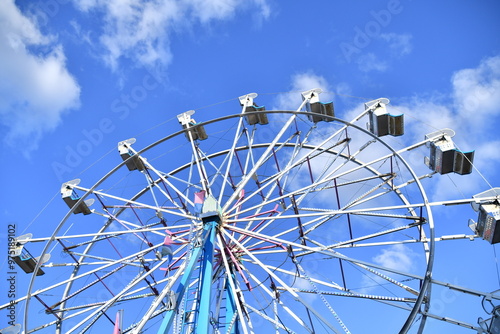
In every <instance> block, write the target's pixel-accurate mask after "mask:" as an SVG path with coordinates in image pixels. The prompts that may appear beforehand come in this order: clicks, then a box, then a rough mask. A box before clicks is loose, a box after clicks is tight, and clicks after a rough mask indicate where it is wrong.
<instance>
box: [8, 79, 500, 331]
mask: <svg viewBox="0 0 500 334" xmlns="http://www.w3.org/2000/svg"><path fill="white" fill-rule="evenodd" d="M320 94H321V90H320V89H312V90H309V91H306V92H302V93H301V98H302V103H300V105H299V106H298V107H297V109H296V111H269V110H266V109H265V108H264V107H262V106H258V105H257V104H256V101H255V100H256V98H257V94H254V93H252V94H248V95H244V96H241V97H240V98H239V103H240V107H241V109H240V110H239V112H237V113H235V114H232V115H227V116H223V117H219V118H216V119H213V120H208V121H203V122H198V123H197V122H196V121H195V120H194V118H193V116H194V111H188V112H185V113H182V114H179V115H178V116H177V120H178V121H179V123H180V126H179V129H180V130H179V131H177V132H174V133H172V134H170V135H168V136H166V137H163V138H161V139H159V140H157V141H156V142H153V143H152V144H150V145H146V144H145V143H140V142H139V141H136V139H133V138H131V139H127V140H124V141H122V142H120V143H118V155H117V156H116V158H117V159H118V160H119V163H118V164H117V165H116V167H114V168H112V169H111V170H110V171H109V172H108V173H106V174H105V175H103V176H102V178H101V179H100V180H98V181H97V182H96V183H95V184H94V185H88V186H85V185H84V184H85V181H84V180H83V181H80V180H72V181H68V182H65V183H64V184H63V185H62V187H61V195H62V198H63V200H64V202H65V203H66V204H67V205H68V207H69V211H68V212H67V214H66V215H65V216H64V218H63V219H62V220H61V222H60V223H59V224H58V226H57V227H56V228H55V230H54V232H53V234H52V235H51V236H50V237H46V238H44V237H39V236H33V235H31V234H26V235H23V236H19V237H17V239H16V245H15V253H14V255H13V256H12V259H14V260H15V262H16V263H17V264H18V265H19V266H20V267H21V268H22V269H23V270H24V271H26V272H27V273H31V274H32V276H31V281H30V284H29V288H28V292H27V294H26V296H24V297H22V298H19V299H18V300H16V303H18V304H23V305H24V319H23V322H22V323H21V324H20V325H21V326H19V325H17V326H12V328H10V329H5V330H3V331H0V332H1V333H4V332H5V333H7V332H9V333H14V332H16V333H17V332H19V331H22V332H23V333H38V332H40V333H235V334H236V333H237V334H239V333H245V334H246V333H256V332H260V333H351V332H352V333H359V332H363V328H364V329H365V330H366V328H371V330H372V332H376V333H395V332H400V333H410V332H425V328H426V325H428V324H429V322H431V321H439V322H443V323H447V324H449V326H451V327H450V328H451V330H453V327H452V326H459V327H462V328H469V329H470V330H471V332H474V331H476V332H478V333H498V328H500V320H499V319H500V311H499V310H500V309H499V308H498V307H497V306H496V305H497V304H498V302H497V301H498V300H499V299H500V294H497V293H495V292H494V293H492V292H482V291H478V290H472V289H468V288H465V287H461V286H458V285H454V284H452V283H450V282H446V281H440V280H438V279H437V278H435V277H434V276H433V270H434V257H435V253H436V242H440V241H442V240H445V239H467V238H470V239H476V238H477V239H485V240H487V241H489V242H490V243H492V244H494V243H497V242H499V241H500V227H499V228H498V229H496V226H497V224H498V223H499V221H500V205H499V199H500V189H499V188H492V189H489V190H486V191H484V192H482V193H480V194H477V195H476V196H473V197H472V198H470V199H460V200H448V201H440V202H437V201H430V200H429V198H428V196H427V195H426V191H425V189H424V186H423V184H422V182H423V180H427V179H430V178H431V177H433V176H434V175H436V174H447V173H455V174H461V175H465V174H469V173H471V172H472V171H473V159H474V152H463V151H460V150H459V149H458V148H457V147H456V146H455V144H454V142H453V140H452V137H453V136H454V135H455V133H454V132H453V130H450V129H443V130H438V131H433V132H431V133H429V134H428V135H426V136H425V138H423V140H421V141H420V142H417V143H414V144H411V145H402V146H401V147H396V146H395V145H393V143H395V142H394V141H392V140H387V138H389V139H391V138H394V137H398V138H400V137H399V136H402V135H404V115H402V114H391V110H390V107H389V100H388V99H385V98H380V99H376V100H373V101H368V102H366V103H365V104H364V110H360V112H359V115H357V116H356V117H355V118H354V119H352V120H349V121H345V120H342V119H340V118H337V117H335V110H334V106H333V103H332V102H326V103H324V102H321V100H320ZM363 122H364V123H365V124H363ZM389 143H390V144H389ZM416 150H419V151H421V152H424V154H425V155H426V158H425V164H426V165H427V167H426V170H425V173H423V174H417V171H416V170H415V168H413V167H412V166H411V165H410V164H409V163H408V162H407V161H408V157H409V155H410V154H412V152H414V151H416ZM420 170H421V169H419V171H420ZM435 177H439V175H436V176H435ZM463 177H467V176H463ZM458 204H472V207H473V209H474V210H475V211H477V212H478V213H474V211H473V210H470V211H471V212H470V217H471V218H473V219H471V220H470V222H469V225H470V227H471V229H472V234H469V235H463V236H454V237H453V238H446V237H444V236H441V235H437V234H436V233H435V225H436V224H438V222H435V221H434V218H433V213H432V208H433V207H435V206H451V205H458ZM476 221H477V222H476ZM464 223H465V224H467V219H465V220H464ZM35 242H43V243H44V245H45V246H44V248H43V251H42V252H41V254H40V255H39V256H37V257H35V256H33V255H31V254H30V253H29V251H28V250H29V248H30V244H31V243H35ZM390 254H392V255H393V256H392V259H393V260H394V259H395V260H394V261H392V262H391V261H382V260H381V258H382V256H383V255H390ZM401 254H403V255H401ZM404 254H411V256H412V262H411V265H410V264H409V263H408V261H405V259H406V257H405V256H406V255H404ZM46 277H55V278H56V279H57V282H56V283H55V284H54V283H50V284H49V283H47V282H49V281H48V280H47V281H46V280H45V278H46ZM436 287H444V288H447V289H454V290H455V291H460V292H461V293H465V294H470V295H474V296H477V297H480V298H482V299H483V300H482V302H483V304H484V305H486V306H485V308H486V309H487V311H488V313H489V314H490V316H489V317H487V318H486V319H480V321H479V322H477V323H469V322H465V321H461V320H456V319H452V318H450V317H446V316H442V315H437V314H434V313H433V312H432V307H431V306H432V304H433V300H434V299H433V290H435V288H436ZM8 306H9V304H5V305H1V306H0V309H5V308H7V307H8ZM360 314H363V316H362V317H361V316H360ZM374 319H378V321H376V320H374ZM366 322H369V323H370V325H369V327H367V323H366Z"/></svg>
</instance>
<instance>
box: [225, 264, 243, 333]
mask: <svg viewBox="0 0 500 334" xmlns="http://www.w3.org/2000/svg"><path fill="white" fill-rule="evenodd" d="M228 280H233V282H235V280H234V274H232V273H231V275H228ZM225 289H226V293H227V298H226V320H227V321H228V322H230V321H231V320H232V319H233V317H234V314H235V313H236V312H237V308H236V303H237V302H238V300H236V299H235V295H236V291H233V289H232V288H231V284H230V283H229V281H227V282H226V287H225ZM229 325H230V324H228V327H229ZM239 328H240V326H239V320H238V318H237V319H236V321H235V322H234V325H233V327H232V328H231V331H230V332H229V333H230V334H239V333H240V329H239ZM226 330H227V329H226Z"/></svg>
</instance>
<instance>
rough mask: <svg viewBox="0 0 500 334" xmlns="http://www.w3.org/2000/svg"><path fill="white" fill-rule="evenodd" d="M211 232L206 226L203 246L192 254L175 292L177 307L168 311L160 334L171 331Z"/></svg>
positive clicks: (210, 228) (209, 227)
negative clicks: (178, 307)
mask: <svg viewBox="0 0 500 334" xmlns="http://www.w3.org/2000/svg"><path fill="white" fill-rule="evenodd" d="M211 230H213V228H212V226H210V225H208V224H207V225H205V226H204V235H203V237H202V244H201V245H198V246H197V247H196V248H194V249H193V253H192V254H191V258H190V259H189V263H188V265H187V267H186V270H185V271H184V275H183V276H182V279H181V281H180V283H179V285H178V287H177V290H176V291H175V293H176V296H177V300H176V302H175V305H176V306H175V307H174V308H173V309H172V310H167V311H166V312H165V317H164V318H163V321H162V323H161V326H160V328H159V329H158V334H167V332H168V330H169V329H170V326H171V325H172V321H173V320H174V316H175V313H176V311H177V310H176V308H177V306H178V305H179V304H180V303H181V301H182V297H183V296H184V293H185V292H186V289H187V287H188V286H189V281H190V279H191V276H192V274H193V271H194V269H195V268H196V266H197V265H198V260H199V258H200V256H201V255H202V251H203V249H204V247H205V244H206V243H207V241H208V238H206V236H207V233H208V234H209V235H210V234H211Z"/></svg>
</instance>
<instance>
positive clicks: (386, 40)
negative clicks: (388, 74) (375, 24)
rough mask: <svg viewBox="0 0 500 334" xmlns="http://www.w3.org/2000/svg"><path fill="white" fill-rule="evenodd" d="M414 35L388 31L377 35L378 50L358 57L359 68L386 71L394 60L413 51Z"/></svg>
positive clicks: (368, 70)
mask: <svg viewBox="0 0 500 334" xmlns="http://www.w3.org/2000/svg"><path fill="white" fill-rule="evenodd" d="M411 40H412V35H410V34H396V33H386V34H380V35H379V36H377V39H376V41H377V42H378V44H379V47H380V49H379V51H378V52H366V53H363V54H361V55H359V56H358V57H357V58H356V63H357V65H358V68H359V70H360V71H362V72H385V71H387V70H388V69H389V68H390V67H391V64H392V62H394V61H395V60H396V59H398V58H401V57H403V56H407V55H409V54H410V53H411V51H412V49H413V45H412V43H411Z"/></svg>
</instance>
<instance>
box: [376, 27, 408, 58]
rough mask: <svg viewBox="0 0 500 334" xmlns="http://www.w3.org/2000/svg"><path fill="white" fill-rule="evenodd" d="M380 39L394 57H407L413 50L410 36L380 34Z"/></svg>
mask: <svg viewBox="0 0 500 334" xmlns="http://www.w3.org/2000/svg"><path fill="white" fill-rule="evenodd" d="M380 38H381V39H382V40H384V41H386V42H387V43H388V45H389V49H390V50H391V51H392V52H393V55H394V56H397V57H400V56H405V55H408V54H410V53H411V51H412V49H413V46H412V44H411V39H412V35H410V34H396V33H388V34H381V35H380Z"/></svg>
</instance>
